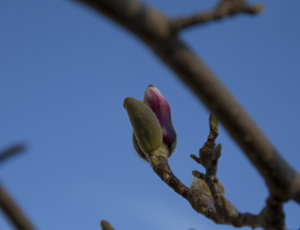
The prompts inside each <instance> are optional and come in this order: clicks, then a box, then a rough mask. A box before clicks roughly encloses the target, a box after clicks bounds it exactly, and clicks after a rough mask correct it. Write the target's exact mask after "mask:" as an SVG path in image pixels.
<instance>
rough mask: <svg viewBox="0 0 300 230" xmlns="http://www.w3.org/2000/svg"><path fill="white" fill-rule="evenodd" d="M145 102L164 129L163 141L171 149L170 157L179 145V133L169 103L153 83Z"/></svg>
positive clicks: (148, 89)
mask: <svg viewBox="0 0 300 230" xmlns="http://www.w3.org/2000/svg"><path fill="white" fill-rule="evenodd" d="M144 103H145V104H146V105H148V106H149V107H150V108H151V110H152V111H153V112H154V114H155V116H156V117H157V119H158V121H159V124H160V126H161V130H162V136H163V143H164V144H165V145H166V146H167V148H168V150H169V155H168V156H167V157H170V156H171V155H172V153H173V152H174V150H175V148H176V145H177V135H176V132H175V129H174V127H173V124H172V119H171V110H170V106H169V103H168V102H167V100H166V99H165V98H164V96H163V95H162V94H161V92H160V91H159V90H158V89H157V88H156V87H154V86H153V85H149V86H148V87H147V90H146V92H145V97H144Z"/></svg>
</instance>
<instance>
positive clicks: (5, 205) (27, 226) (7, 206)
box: [0, 184, 35, 230]
mask: <svg viewBox="0 0 300 230" xmlns="http://www.w3.org/2000/svg"><path fill="white" fill-rule="evenodd" d="M0 208H1V209H2V210H3V211H4V213H5V214H6V215H7V217H8V218H9V219H10V220H11V222H12V224H13V225H14V226H15V227H16V229H19V230H35V228H34V227H33V225H32V224H31V223H30V221H29V220H28V219H27V217H26V216H25V214H24V213H23V212H22V211H21V209H20V208H19V207H18V206H17V204H16V203H15V202H14V201H13V199H12V198H11V197H10V196H9V194H8V193H7V192H6V191H5V190H4V188H3V187H2V186H1V184H0Z"/></svg>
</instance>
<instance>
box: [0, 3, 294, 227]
mask: <svg viewBox="0 0 300 230" xmlns="http://www.w3.org/2000/svg"><path fill="white" fill-rule="evenodd" d="M146 2H147V3H148V4H150V5H152V6H154V7H156V8H158V9H160V11H162V12H165V13H166V14H167V15H169V16H172V17H175V16H181V15H186V14H190V13H192V12H196V11H198V10H207V9H210V8H211V7H212V6H214V5H215V4H216V3H217V1H211V0H202V1H199V0H185V1H183V0H164V1H161V0H147V1H146ZM251 2H252V3H254V1H251ZM262 3H263V4H264V5H265V11H264V12H263V13H262V14H261V15H259V16H255V17H251V16H248V15H240V16H237V17H234V18H230V19H227V20H223V21H220V22H214V23H210V24H207V25H205V26H198V27H194V28H191V29H188V30H186V31H183V32H182V33H181V34H180V36H181V37H182V39H183V40H184V41H186V42H187V43H188V44H189V46H190V47H191V49H193V50H194V52H195V53H197V55H199V56H201V57H202V58H203V59H204V61H205V62H206V63H207V64H208V66H209V67H211V68H212V69H213V71H214V72H215V73H216V74H217V76H218V77H219V78H220V80H221V81H222V82H223V83H224V84H225V85H226V87H228V89H229V90H230V91H231V92H232V94H233V95H234V96H235V97H236V98H237V99H238V101H239V102H240V103H241V104H242V105H243V106H244V108H245V109H246V110H247V111H248V112H249V114H250V115H251V116H252V117H253V119H254V120H255V122H256V123H257V124H258V125H259V126H260V127H261V129H262V130H263V132H264V133H265V134H266V135H267V136H268V137H269V139H270V140H271V142H272V143H273V144H274V146H275V148H276V149H277V150H278V151H279V152H280V153H281V154H282V156H283V157H284V158H285V159H286V161H287V162H288V163H289V164H290V165H291V166H293V167H294V168H295V169H297V170H298V171H299V165H300V157H299V150H298V147H297V146H298V143H299V129H300V122H299V117H300V108H299V98H300V91H299V85H300V80H299V76H300V69H299V67H300V24H299V23H300V14H299V8H300V1H262ZM0 29H1V35H0V137H1V138H0V149H4V148H6V147H8V146H10V145H13V144H15V143H19V142H25V143H26V145H27V151H26V152H25V153H24V154H23V155H19V156H18V157H15V158H13V159H11V160H9V161H7V162H5V164H2V165H0V182H1V184H2V185H3V186H4V187H5V188H6V189H7V190H8V191H9V192H10V194H11V195H12V196H13V197H14V199H15V200H16V201H17V203H18V204H19V205H20V206H21V208H22V209H23V210H24V211H25V212H26V214H27V215H28V217H29V218H30V219H31V220H32V222H33V223H34V225H35V226H36V227H37V229H41V230H54V229H55V230H69V229H72V230H83V229H86V230H99V229H100V227H99V222H100V220H102V219H105V220H107V221H109V222H110V223H111V224H112V225H113V226H114V227H115V229H116V230H127V229H136V230H138V229H139V230H141V229H143V230H166V229H171V230H188V229H194V230H220V229H222V230H231V229H234V228H233V227H231V226H219V225H215V224H214V223H213V222H212V221H210V220H208V219H206V218H205V217H204V216H201V215H200V214H197V213H196V212H195V211H194V210H193V209H192V208H191V206H190V205H189V203H188V202H187V201H186V200H184V199H183V198H182V197H180V196H179V195H177V194H176V193H174V192H173V190H172V189H170V188H169V187H168V186H166V185H165V184H164V183H163V182H162V181H161V180H160V179H159V178H158V177H157V176H156V174H154V173H153V171H152V169H151V167H150V166H149V165H148V164H147V163H145V162H143V161H142V160H141V159H139V158H138V157H137V154H136V153H135V152H134V150H133V146H132V140H131V137H132V136H131V135H132V128H131V126H130V122H129V119H128V117H127V113H126V111H125V110H124V108H123V100H124V98H125V97H129V96H130V97H134V98H137V99H143V96H144V92H145V90H146V88H147V86H148V84H153V85H154V86H156V87H157V88H158V89H159V90H160V91H161V92H162V94H163V95H164V96H165V98H166V99H167V100H168V101H169V104H170V106H171V112H172V117H173V123H174V126H175V129H176V131H177V134H178V147H177V149H176V151H175V153H174V155H173V156H172V158H171V159H170V165H171V168H172V169H173V171H174V173H175V175H176V176H177V177H178V178H179V179H180V180H181V181H182V182H183V183H185V184H186V185H189V184H190V182H191V180H192V174H191V172H192V171H193V170H199V171H202V172H204V171H203V167H202V166H200V165H198V164H196V163H195V162H194V161H193V160H192V159H191V158H190V157H189V155H190V154H197V153H198V150H199V148H201V147H202V145H203V143H204V142H205V141H206V138H207V135H208V132H209V129H208V116H209V111H208V110H207V109H206V108H205V107H204V106H203V105H202V103H201V102H200V101H198V99H197V98H196V97H195V96H194V95H193V94H192V93H191V92H190V91H189V89H188V88H187V87H186V86H184V85H183V84H182V83H181V82H180V81H179V80H178V79H177V77H176V76H175V75H174V74H173V73H172V72H171V71H170V70H169V69H168V68H167V67H166V66H165V65H164V64H162V63H161V62H160V61H159V60H158V59H157V58H156V57H155V56H154V55H153V53H152V52H151V51H150V50H149V49H148V48H147V47H146V46H145V45H144V44H143V43H142V42H141V41H140V40H138V39H137V38H135V37H134V36H133V35H132V34H130V33H129V32H127V31H126V30H124V29H123V28H121V27H119V26H118V25H116V24H114V23H112V22H111V21H110V20H109V19H107V18H105V17H103V16H102V15H99V14H98V13H96V12H95V11H93V10H91V9H90V8H88V7H86V6H84V5H81V4H76V3H74V2H72V1H59V0H52V1H37V0H31V1H15V0H13V1H1V2H0ZM217 143H222V145H223V151H222V157H221V158H220V161H219V170H218V174H217V176H218V177H219V178H220V180H221V181H222V182H223V184H224V186H225V189H226V197H227V198H228V199H229V200H230V201H231V202H232V203H233V204H234V205H236V207H237V208H238V210H239V211H241V212H251V213H254V214H258V213H259V212H260V211H261V210H262V208H263V207H264V204H265V200H266V198H267V196H268V193H267V188H266V186H265V184H264V181H263V180H262V178H261V177H260V175H259V174H258V172H257V171H256V170H255V168H254V167H253V166H252V165H251V164H250V162H249V160H248V159H247V158H246V157H245V155H244V154H243V153H242V151H241V150H240V148H239V147H238V146H237V145H236V144H235V143H234V142H233V141H232V139H231V138H230V136H229V135H228V134H227V133H226V131H225V130H224V128H223V127H222V126H221V127H220V135H219V138H218V139H217ZM284 209H285V212H286V225H287V227H288V228H289V229H298V228H299V227H300V220H299V213H300V207H299V205H297V204H296V203H294V202H289V203H287V204H286V205H285V206H284ZM0 229H1V230H11V229H13V227H12V226H11V225H10V223H9V222H8V221H7V220H6V219H5V218H4V216H3V213H1V212H0ZM244 229H247V230H250V228H248V227H245V228H244Z"/></svg>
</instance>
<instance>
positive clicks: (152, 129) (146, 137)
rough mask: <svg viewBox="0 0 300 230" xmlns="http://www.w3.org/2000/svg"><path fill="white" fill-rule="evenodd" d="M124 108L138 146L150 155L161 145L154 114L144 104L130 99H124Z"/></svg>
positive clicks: (159, 130)
mask: <svg viewBox="0 0 300 230" xmlns="http://www.w3.org/2000/svg"><path fill="white" fill-rule="evenodd" d="M124 108H125V109H126V111H127V114H128V116H129V119H130V122H131V125H132V127H133V132H134V137H135V138H136V140H137V143H138V146H139V147H140V149H141V150H142V152H143V153H144V154H146V155H147V156H149V155H151V153H153V152H154V151H155V150H157V149H159V147H160V146H161V144H162V132H161V128H160V125H159V122H158V120H157V118H156V116H155V114H154V113H153V112H152V110H151V109H150V108H149V107H148V106H147V105H146V104H145V103H143V102H141V101H139V100H136V99H134V98H132V97H127V98H125V100H124ZM138 153H139V152H138Z"/></svg>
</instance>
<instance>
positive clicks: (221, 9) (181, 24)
mask: <svg viewBox="0 0 300 230" xmlns="http://www.w3.org/2000/svg"><path fill="white" fill-rule="evenodd" d="M262 9H263V7H262V5H260V4H257V5H253V6H250V5H248V4H247V3H246V2H245V1H244V0H223V1H221V2H220V3H219V4H218V5H217V7H216V8H215V9H214V10H211V11H207V12H199V13H196V14H194V15H191V16H185V17H178V18H175V19H173V20H172V21H171V26H172V28H173V30H174V32H177V31H179V30H182V29H184V28H189V27H191V26H195V25H199V24H204V23H205V24H206V23H208V22H212V21H215V20H220V19H224V18H226V17H228V16H234V15H237V14H241V13H244V14H250V15H256V14H258V13H260V12H261V11H262Z"/></svg>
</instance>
